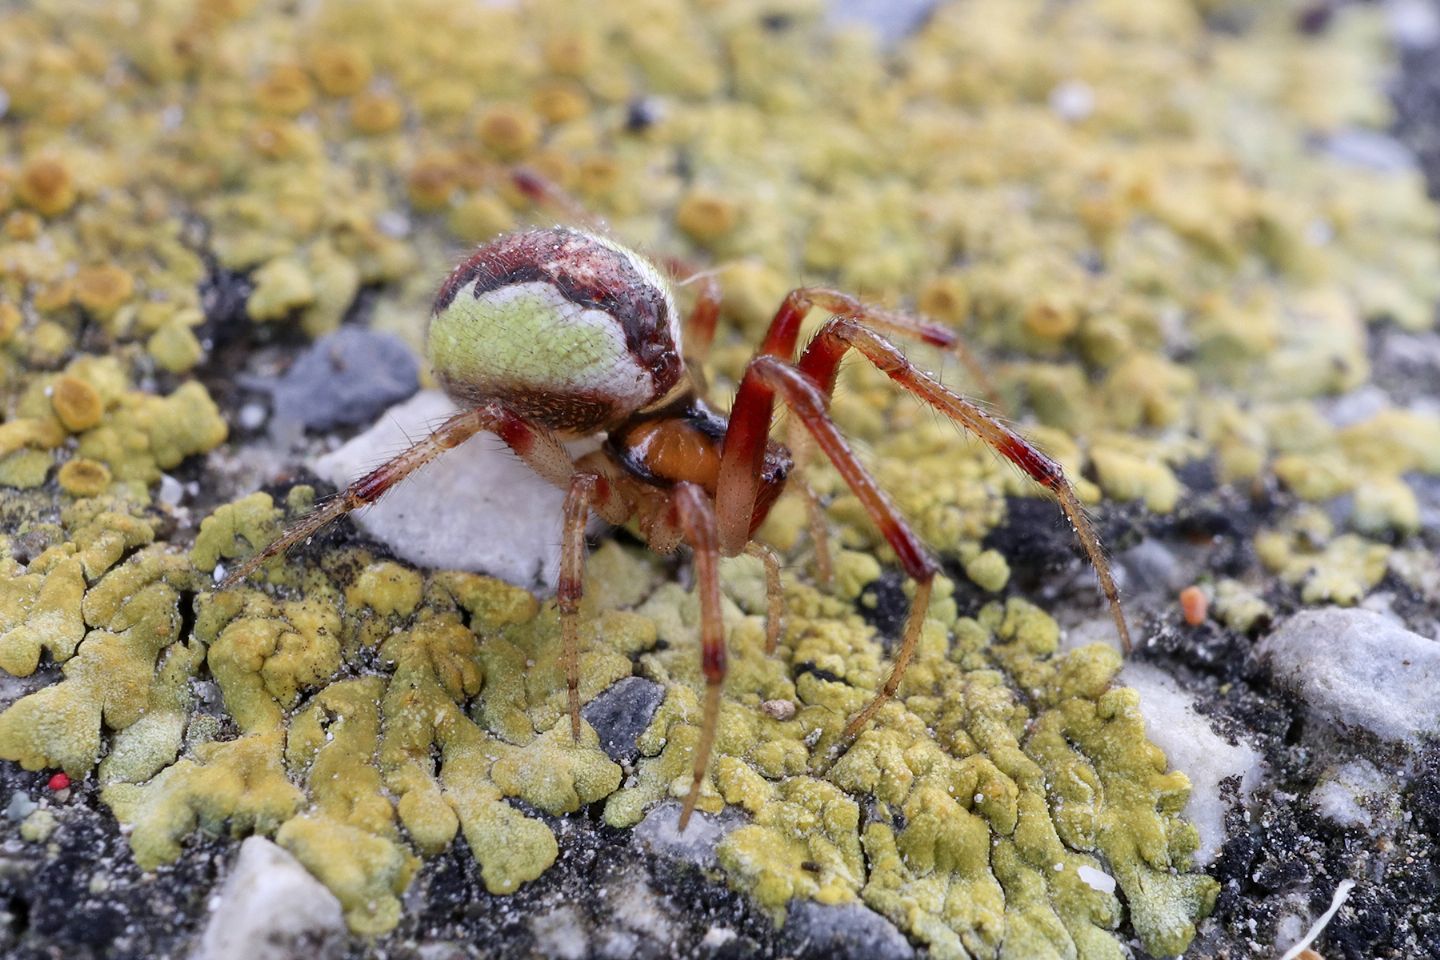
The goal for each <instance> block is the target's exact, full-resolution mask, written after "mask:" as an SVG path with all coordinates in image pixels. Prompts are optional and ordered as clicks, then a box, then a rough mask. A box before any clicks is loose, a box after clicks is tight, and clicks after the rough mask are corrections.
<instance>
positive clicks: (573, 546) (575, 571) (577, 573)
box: [555, 473, 610, 743]
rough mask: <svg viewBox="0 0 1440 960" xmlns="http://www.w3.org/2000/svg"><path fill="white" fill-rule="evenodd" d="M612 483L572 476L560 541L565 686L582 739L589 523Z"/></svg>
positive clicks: (558, 600)
mask: <svg viewBox="0 0 1440 960" xmlns="http://www.w3.org/2000/svg"><path fill="white" fill-rule="evenodd" d="M609 487H610V484H609V483H608V482H607V481H606V480H605V478H604V477H601V476H599V475H597V474H594V473H576V474H574V475H573V476H571V477H570V487H569V489H568V490H567V491H566V493H565V507H564V509H565V530H564V533H563V535H562V537H563V539H562V540H561V545H560V581H559V583H558V584H557V585H556V588H555V604H556V606H558V607H559V608H560V635H561V638H562V640H563V642H564V659H565V687H566V689H567V691H568V695H569V699H570V733H571V736H573V737H574V739H575V742H576V743H579V742H580V623H579V620H580V598H581V597H582V596H583V595H584V591H585V526H586V524H587V523H588V522H589V520H590V506H591V504H592V503H595V502H596V501H600V502H604V501H606V500H608V499H609V497H610V494H609Z"/></svg>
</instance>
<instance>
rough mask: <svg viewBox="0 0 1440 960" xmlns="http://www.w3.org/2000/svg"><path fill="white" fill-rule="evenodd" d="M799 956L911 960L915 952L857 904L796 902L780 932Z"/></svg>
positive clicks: (884, 922) (837, 959)
mask: <svg viewBox="0 0 1440 960" xmlns="http://www.w3.org/2000/svg"><path fill="white" fill-rule="evenodd" d="M780 941H781V943H782V944H783V945H784V946H785V947H786V948H787V949H789V950H793V951H794V952H795V953H796V954H797V955H799V956H805V957H828V958H831V960H910V958H911V957H913V956H915V948H914V947H912V946H910V942H909V941H908V940H906V939H905V937H904V936H903V935H902V934H901V933H900V931H899V930H897V929H895V925H894V924H893V923H891V922H890V921H889V920H886V919H885V918H884V917H882V916H880V914H878V913H876V912H875V911H874V910H871V909H870V908H869V907H866V906H864V905H863V904H859V903H844V904H826V903H816V902H815V901H813V900H801V901H796V902H795V904H794V905H793V906H791V908H790V912H789V914H788V915H787V916H786V918H785V927H784V929H783V930H781V932H780Z"/></svg>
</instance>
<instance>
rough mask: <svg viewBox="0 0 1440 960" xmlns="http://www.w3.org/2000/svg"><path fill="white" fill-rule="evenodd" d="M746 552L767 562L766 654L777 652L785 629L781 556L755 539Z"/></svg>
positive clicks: (747, 546)
mask: <svg viewBox="0 0 1440 960" xmlns="http://www.w3.org/2000/svg"><path fill="white" fill-rule="evenodd" d="M745 552H746V553H747V554H748V555H750V556H752V557H758V558H759V559H760V562H761V563H763V564H765V655H766V656H767V657H768V656H769V655H770V654H772V653H774V652H775V647H776V646H778V645H779V643H780V634H781V633H782V632H784V629H785V593H784V591H783V589H782V587H781V584H780V558H779V557H777V556H776V555H775V551H774V550H771V549H770V548H769V547H767V546H765V545H764V544H763V543H756V542H755V541H754V540H752V541H750V542H749V543H747V544H746V545H745Z"/></svg>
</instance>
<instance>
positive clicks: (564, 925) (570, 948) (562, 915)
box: [530, 904, 590, 960]
mask: <svg viewBox="0 0 1440 960" xmlns="http://www.w3.org/2000/svg"><path fill="white" fill-rule="evenodd" d="M530 933H531V934H533V935H534V937H535V948H536V949H537V950H538V951H540V955H541V956H545V957H554V958H555V960H583V958H584V957H585V955H586V954H587V953H589V949H590V936H589V934H588V933H586V931H585V919H584V917H582V916H581V915H580V911H579V910H577V909H576V908H575V907H574V906H571V905H570V904H563V905H561V906H558V907H556V908H555V909H554V910H550V911H547V912H545V913H542V914H538V915H537V916H535V917H534V918H532V919H531V921H530Z"/></svg>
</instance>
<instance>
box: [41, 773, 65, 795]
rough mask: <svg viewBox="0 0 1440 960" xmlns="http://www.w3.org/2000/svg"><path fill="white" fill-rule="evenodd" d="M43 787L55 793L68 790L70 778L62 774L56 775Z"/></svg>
mask: <svg viewBox="0 0 1440 960" xmlns="http://www.w3.org/2000/svg"><path fill="white" fill-rule="evenodd" d="M45 786H47V787H49V788H50V789H51V790H55V791H57V792H58V791H60V790H65V789H68V788H69V786H70V777H69V776H68V775H67V774H64V773H57V774H55V775H54V776H52V777H51V778H50V780H49V782H47V783H46V784H45Z"/></svg>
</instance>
